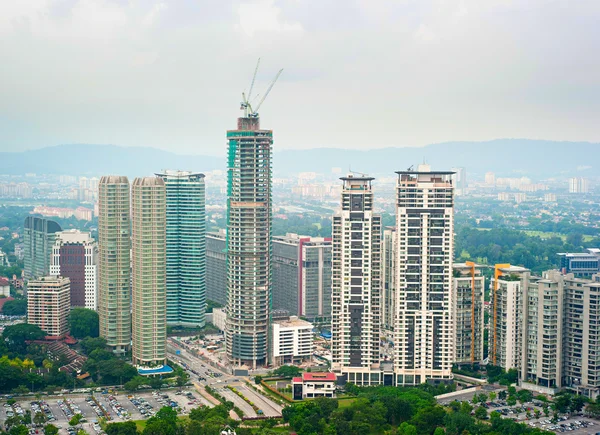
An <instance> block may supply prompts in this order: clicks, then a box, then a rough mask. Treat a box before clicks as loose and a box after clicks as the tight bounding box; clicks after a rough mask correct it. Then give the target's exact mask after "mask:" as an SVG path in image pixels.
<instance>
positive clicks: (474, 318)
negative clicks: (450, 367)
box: [452, 261, 485, 364]
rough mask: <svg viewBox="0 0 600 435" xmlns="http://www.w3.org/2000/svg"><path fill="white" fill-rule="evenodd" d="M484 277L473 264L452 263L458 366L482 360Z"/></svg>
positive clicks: (455, 354) (455, 357) (456, 358)
mask: <svg viewBox="0 0 600 435" xmlns="http://www.w3.org/2000/svg"><path fill="white" fill-rule="evenodd" d="M484 290H485V277H484V276H483V275H482V273H481V267H480V266H477V265H476V264H475V263H473V262H470V261H468V262H466V263H455V264H454V266H453V278H452V313H453V314H452V318H453V319H454V328H455V340H454V343H455V345H454V359H453V362H454V363H457V364H474V363H480V362H482V361H483V333H484V331H485V325H484V322H483V302H484V293H485V291H484Z"/></svg>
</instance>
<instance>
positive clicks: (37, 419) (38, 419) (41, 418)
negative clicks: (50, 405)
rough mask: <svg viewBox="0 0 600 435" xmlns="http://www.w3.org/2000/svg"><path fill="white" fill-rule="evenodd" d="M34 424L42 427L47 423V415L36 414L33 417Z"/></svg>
mask: <svg viewBox="0 0 600 435" xmlns="http://www.w3.org/2000/svg"><path fill="white" fill-rule="evenodd" d="M33 423H34V424H36V425H38V426H41V425H43V424H44V423H46V415H45V414H44V413H43V412H40V411H38V412H36V413H35V415H34V416H33Z"/></svg>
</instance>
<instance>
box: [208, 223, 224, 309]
mask: <svg viewBox="0 0 600 435" xmlns="http://www.w3.org/2000/svg"><path fill="white" fill-rule="evenodd" d="M226 245H227V236H226V233H225V230H221V231H219V232H210V233H206V299H207V300H209V301H213V302H217V303H218V304H221V305H226V304H227V254H226Z"/></svg>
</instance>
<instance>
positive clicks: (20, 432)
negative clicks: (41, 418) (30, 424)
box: [8, 424, 29, 435]
mask: <svg viewBox="0 0 600 435" xmlns="http://www.w3.org/2000/svg"><path fill="white" fill-rule="evenodd" d="M8 435H29V429H27V426H25V425H22V424H19V425H17V426H13V427H11V428H10V430H9V431H8Z"/></svg>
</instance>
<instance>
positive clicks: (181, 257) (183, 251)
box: [156, 171, 206, 328]
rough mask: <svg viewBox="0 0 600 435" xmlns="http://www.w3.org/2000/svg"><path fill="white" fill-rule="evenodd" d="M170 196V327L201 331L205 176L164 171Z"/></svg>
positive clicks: (168, 240) (168, 281) (204, 245)
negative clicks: (199, 329)
mask: <svg viewBox="0 0 600 435" xmlns="http://www.w3.org/2000/svg"><path fill="white" fill-rule="evenodd" d="M156 175H157V176H158V177H160V178H162V180H163V181H164V183H165V187H166V195H167V324H168V325H173V326H184V327H190V328H201V327H203V326H204V324H205V312H206V211H205V209H206V200H205V187H204V174H200V173H192V172H185V171H163V172H162V173H159V174H156Z"/></svg>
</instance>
